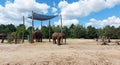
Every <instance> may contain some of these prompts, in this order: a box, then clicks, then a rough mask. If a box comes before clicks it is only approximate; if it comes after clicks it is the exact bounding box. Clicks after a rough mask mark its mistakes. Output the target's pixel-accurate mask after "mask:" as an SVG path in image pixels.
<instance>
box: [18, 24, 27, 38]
mask: <svg viewBox="0 0 120 65" xmlns="http://www.w3.org/2000/svg"><path fill="white" fill-rule="evenodd" d="M16 32H17V34H18V36H19V38H22V33H23V32H26V28H25V26H24V25H23V24H20V25H19V26H17V30H16Z"/></svg>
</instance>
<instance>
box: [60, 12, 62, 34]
mask: <svg viewBox="0 0 120 65" xmlns="http://www.w3.org/2000/svg"><path fill="white" fill-rule="evenodd" d="M60 19H61V21H60V22H61V33H62V15H61V14H60Z"/></svg>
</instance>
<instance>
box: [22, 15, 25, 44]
mask: <svg viewBox="0 0 120 65" xmlns="http://www.w3.org/2000/svg"><path fill="white" fill-rule="evenodd" d="M23 25H24V26H25V17H24V16H23ZM22 43H24V30H23V31H22Z"/></svg>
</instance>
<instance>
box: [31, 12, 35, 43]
mask: <svg viewBox="0 0 120 65" xmlns="http://www.w3.org/2000/svg"><path fill="white" fill-rule="evenodd" d="M33 33H34V12H33V11H32V33H31V34H30V43H34V39H33Z"/></svg>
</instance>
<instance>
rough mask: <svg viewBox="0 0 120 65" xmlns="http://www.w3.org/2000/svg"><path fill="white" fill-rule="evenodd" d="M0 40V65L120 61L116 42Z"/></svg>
mask: <svg viewBox="0 0 120 65" xmlns="http://www.w3.org/2000/svg"><path fill="white" fill-rule="evenodd" d="M43 41H44V42H42V43H34V44H29V43H28V42H26V43H24V44H22V43H21V44H1V43H0V65H120V47H119V45H105V46H104V45H99V44H97V43H98V42H96V41H95V40H91V39H67V45H61V46H58V45H55V44H52V42H47V41H48V40H43Z"/></svg>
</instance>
